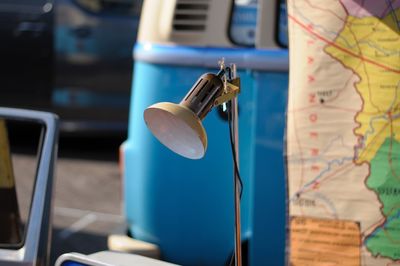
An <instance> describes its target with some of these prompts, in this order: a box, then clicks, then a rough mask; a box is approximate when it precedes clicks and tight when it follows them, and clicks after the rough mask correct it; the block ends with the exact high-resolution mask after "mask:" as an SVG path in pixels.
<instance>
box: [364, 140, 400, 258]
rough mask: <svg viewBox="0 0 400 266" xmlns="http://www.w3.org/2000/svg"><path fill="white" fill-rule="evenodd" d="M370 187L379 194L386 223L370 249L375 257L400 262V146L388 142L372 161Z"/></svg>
mask: <svg viewBox="0 0 400 266" xmlns="http://www.w3.org/2000/svg"><path fill="white" fill-rule="evenodd" d="M367 186H368V188H370V189H372V190H374V191H375V192H376V193H377V195H378V197H379V200H380V202H381V203H382V205H383V207H382V213H383V215H384V216H385V218H386V220H385V223H384V224H383V225H382V226H380V227H378V228H377V229H376V230H375V231H374V232H373V233H372V234H371V235H370V236H369V237H368V238H367V241H366V246H367V248H368V250H369V251H370V252H371V253H372V254H373V255H374V256H376V255H380V256H384V257H389V258H391V259H400V249H399V244H400V142H397V141H395V140H394V139H393V138H387V139H386V140H385V142H384V143H383V145H382V146H381V148H380V149H379V150H378V152H377V154H376V156H375V157H374V158H373V159H372V161H371V174H370V176H369V177H368V179H367Z"/></svg>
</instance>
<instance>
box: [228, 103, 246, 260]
mask: <svg viewBox="0 0 400 266" xmlns="http://www.w3.org/2000/svg"><path fill="white" fill-rule="evenodd" d="M231 111H232V104H231V101H229V102H228V103H227V112H228V125H229V140H230V144H231V151H232V157H233V164H234V176H235V179H236V178H237V180H238V181H239V185H240V193H239V198H240V200H241V199H242V194H243V181H242V178H241V176H240V172H239V167H238V162H237V159H236V145H237V143H236V142H235V140H234V137H233V136H234V134H235V132H233V127H232V123H233V120H232V116H231ZM234 261H235V253H233V254H232V256H231V258H230V261H229V264H228V266H232V265H233V264H234Z"/></svg>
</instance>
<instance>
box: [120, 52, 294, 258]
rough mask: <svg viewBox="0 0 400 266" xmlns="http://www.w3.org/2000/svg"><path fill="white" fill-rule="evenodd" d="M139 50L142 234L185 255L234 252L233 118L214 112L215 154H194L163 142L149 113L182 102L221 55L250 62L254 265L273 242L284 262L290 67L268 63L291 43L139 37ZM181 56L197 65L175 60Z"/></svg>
mask: <svg viewBox="0 0 400 266" xmlns="http://www.w3.org/2000/svg"><path fill="white" fill-rule="evenodd" d="M135 54H136V55H140V56H137V57H136V60H135V67H134V69H135V70H134V71H135V72H134V76H135V79H134V83H133V91H132V99H131V113H130V121H129V131H128V140H127V141H126V142H125V143H124V145H123V147H122V148H123V154H124V161H125V164H124V165H125V169H124V171H125V173H124V182H125V183H124V189H125V212H126V217H127V220H128V224H129V228H130V231H131V233H132V235H133V237H134V238H138V239H141V240H144V241H148V242H152V243H155V244H157V245H159V246H160V249H161V252H162V256H163V259H166V260H169V261H172V262H175V263H180V264H183V265H222V264H224V263H225V262H226V261H227V260H228V259H229V258H230V255H231V253H232V251H233V231H234V224H233V222H234V219H233V217H234V209H233V177H232V168H233V166H232V159H231V153H230V147H229V137H228V136H229V135H228V124H227V123H226V122H225V121H224V120H222V119H221V118H220V116H219V115H218V112H217V111H215V110H214V111H212V113H210V114H209V115H208V116H207V118H206V119H205V121H204V127H205V128H206V131H207V133H208V142H209V145H208V151H207V153H206V156H205V157H204V158H203V159H202V160H199V161H191V160H188V159H185V158H182V157H180V156H178V155H176V154H174V153H172V152H171V151H169V150H167V148H165V147H164V146H163V145H161V144H160V143H159V142H158V141H157V140H156V139H155V138H154V137H153V136H152V135H151V133H150V131H149V130H148V129H147V128H146V125H145V123H144V120H143V111H144V109H145V108H146V107H148V106H149V105H151V104H153V103H156V102H160V101H170V102H179V101H180V100H181V98H182V97H183V96H184V95H185V93H186V91H187V90H188V88H190V87H191V86H192V85H193V83H194V82H195V81H196V80H197V78H198V77H199V76H200V75H201V74H203V73H204V72H216V71H217V70H218V69H217V67H215V68H210V67H209V66H208V65H207V64H208V62H212V59H213V58H215V57H216V56H220V57H225V58H226V59H227V60H228V61H233V62H237V63H238V65H239V67H240V65H246V66H247V67H246V68H245V69H243V70H242V69H239V76H240V77H241V87H242V91H241V93H240V95H239V98H238V99H239V131H240V140H239V144H240V169H241V176H242V179H243V182H244V194H243V198H242V213H241V215H242V234H243V240H244V241H245V240H247V241H249V247H250V248H249V254H250V261H252V264H253V265H264V264H265V263H264V262H265V260H266V259H265V255H266V254H267V253H268V252H270V254H269V255H270V256H269V257H268V262H271V261H274V265H275V264H276V265H279V264H283V258H284V256H283V254H284V252H283V250H284V240H285V239H284V230H285V205H284V201H285V191H284V187H285V185H284V173H283V172H284V171H283V169H284V164H283V158H282V151H283V129H284V124H285V119H284V111H285V106H286V93H287V72H276V71H273V72H271V71H270V70H268V71H267V70H265V69H268V68H270V69H273V67H276V66H277V65H274V66H268V65H269V64H268V62H271V60H272V61H274V60H278V61H279V60H280V61H283V62H285V60H287V51H285V50H283V51H269V50H265V51H261V50H256V49H251V48H247V49H222V48H218V49H206V48H193V47H168V46H161V45H156V46H154V45H153V46H151V47H145V46H143V45H137V46H136V49H135ZM179 57H182V58H187V62H190V63H191V64H192V65H193V66H192V67H189V66H182V63H177V62H176V61H175V62H173V60H177V61H179ZM214 61H215V60H214ZM185 62H186V61H183V64H185ZM196 62H197V63H196ZM255 62H256V63H255ZM215 65H216V66H217V61H215ZM251 65H253V66H254V67H253V68H252V67H250V66H251ZM263 69H264V70H263ZM266 169H267V170H266ZM266 250H268V252H266ZM260 251H262V252H260ZM253 262H254V263H253ZM268 264H269V263H268Z"/></svg>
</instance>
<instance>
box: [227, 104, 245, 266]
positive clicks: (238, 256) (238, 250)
mask: <svg viewBox="0 0 400 266" xmlns="http://www.w3.org/2000/svg"><path fill="white" fill-rule="evenodd" d="M230 101H231V108H230V112H231V118H232V121H231V122H232V130H233V141H234V143H235V145H234V146H235V157H236V163H237V168H238V170H239V130H238V124H239V119H238V100H237V97H235V98H233V99H231V100H230ZM233 178H234V195H235V265H236V266H241V265H242V241H241V239H242V238H241V222H240V189H241V188H240V186H239V177H238V176H237V172H236V169H235V165H234V170H233Z"/></svg>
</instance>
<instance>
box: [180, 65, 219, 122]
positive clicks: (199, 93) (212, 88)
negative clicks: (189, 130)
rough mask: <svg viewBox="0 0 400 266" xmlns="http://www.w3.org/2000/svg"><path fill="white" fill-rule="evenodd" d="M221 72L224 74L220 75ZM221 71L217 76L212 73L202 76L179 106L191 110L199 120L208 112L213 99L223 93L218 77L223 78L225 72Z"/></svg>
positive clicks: (212, 104)
mask: <svg viewBox="0 0 400 266" xmlns="http://www.w3.org/2000/svg"><path fill="white" fill-rule="evenodd" d="M221 71H224V72H222V74H221ZM221 71H220V72H218V74H217V75H215V74H212V73H207V74H204V75H202V76H201V77H200V78H199V79H198V80H197V82H196V83H195V85H194V86H193V87H192V88H191V89H190V91H189V92H188V94H187V95H186V96H185V97H184V98H183V99H182V101H181V102H180V104H181V105H184V106H186V107H188V108H189V109H190V110H192V111H193V112H194V113H195V114H196V115H197V116H198V117H199V118H200V119H201V120H203V119H204V117H206V115H207V114H208V112H210V110H211V109H212V107H213V106H214V102H215V99H217V98H218V97H219V96H221V95H222V93H223V91H224V85H223V82H222V80H221V77H220V76H219V75H220V74H221V75H222V76H223V75H224V73H225V70H221Z"/></svg>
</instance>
